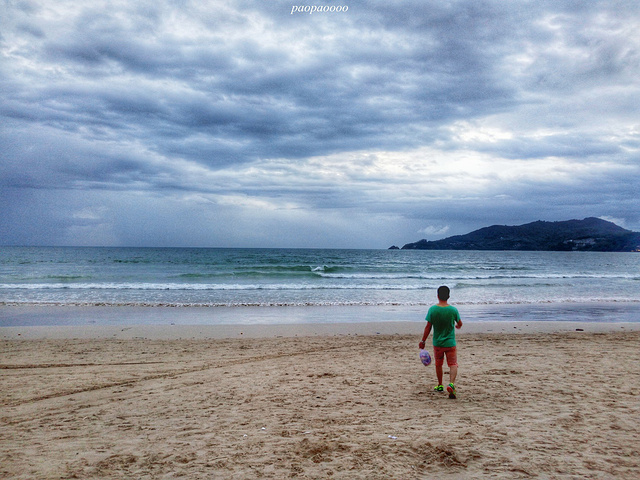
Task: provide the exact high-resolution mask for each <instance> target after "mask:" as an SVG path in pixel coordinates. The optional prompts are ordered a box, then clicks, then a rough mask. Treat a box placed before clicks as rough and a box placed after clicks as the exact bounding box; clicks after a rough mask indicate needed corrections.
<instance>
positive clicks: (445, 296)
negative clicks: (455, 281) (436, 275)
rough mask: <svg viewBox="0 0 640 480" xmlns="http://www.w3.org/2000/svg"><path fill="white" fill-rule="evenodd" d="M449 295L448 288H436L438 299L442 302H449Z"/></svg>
mask: <svg viewBox="0 0 640 480" xmlns="http://www.w3.org/2000/svg"><path fill="white" fill-rule="evenodd" d="M450 294H451V290H449V287H446V286H444V285H443V286H441V287H440V288H438V298H439V299H440V300H442V301H445V300H449V295H450Z"/></svg>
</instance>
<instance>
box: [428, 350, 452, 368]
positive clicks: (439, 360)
mask: <svg viewBox="0 0 640 480" xmlns="http://www.w3.org/2000/svg"><path fill="white" fill-rule="evenodd" d="M445 354H446V355H447V366H449V367H457V366H458V353H457V352H456V347H433V356H434V357H436V367H441V366H442V364H443V363H444V356H445Z"/></svg>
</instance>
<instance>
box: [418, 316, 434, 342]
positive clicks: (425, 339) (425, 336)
mask: <svg viewBox="0 0 640 480" xmlns="http://www.w3.org/2000/svg"><path fill="white" fill-rule="evenodd" d="M430 333H431V322H427V326H426V327H424V333H423V334H422V341H421V342H420V343H419V344H418V347H419V348H424V343H425V342H426V341H427V337H429V334H430Z"/></svg>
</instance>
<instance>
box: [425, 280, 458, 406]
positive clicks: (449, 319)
mask: <svg viewBox="0 0 640 480" xmlns="http://www.w3.org/2000/svg"><path fill="white" fill-rule="evenodd" d="M450 293H451V292H450V290H449V287H445V286H442V287H440V288H438V303H437V304H436V305H433V306H432V307H431V308H429V311H428V312H427V318H426V320H427V326H426V327H424V333H423V334H422V341H421V342H420V343H419V347H420V348H424V344H425V342H426V340H427V337H428V336H429V333H431V328H433V356H434V357H435V359H436V375H437V376H438V385H436V387H435V388H434V390H435V391H437V392H442V391H444V388H443V387H442V365H443V364H444V357H445V355H446V357H447V365H448V366H449V370H450V372H449V386H447V391H448V392H449V398H456V386H455V381H456V376H457V375H458V357H457V352H456V331H455V330H454V328H453V327H454V326H455V328H460V327H462V320H460V313H458V309H457V308H456V307H454V306H451V305H449V304H448V303H447V300H449V295H450Z"/></svg>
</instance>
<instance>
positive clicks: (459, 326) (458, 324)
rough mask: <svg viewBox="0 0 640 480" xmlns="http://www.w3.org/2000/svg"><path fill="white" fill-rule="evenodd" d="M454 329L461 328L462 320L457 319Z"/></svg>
mask: <svg viewBox="0 0 640 480" xmlns="http://www.w3.org/2000/svg"><path fill="white" fill-rule="evenodd" d="M456 328H458V329H460V328H462V320H460V319H458V321H457V322H456Z"/></svg>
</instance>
